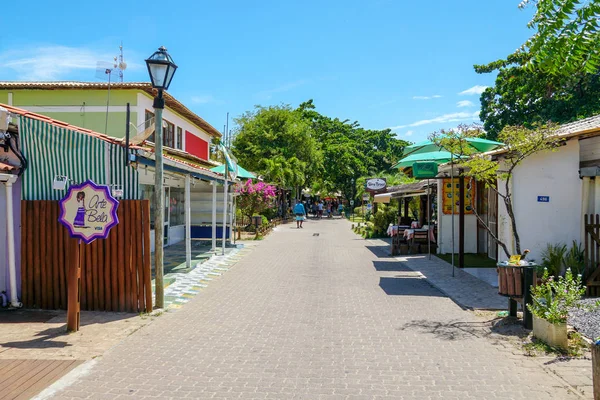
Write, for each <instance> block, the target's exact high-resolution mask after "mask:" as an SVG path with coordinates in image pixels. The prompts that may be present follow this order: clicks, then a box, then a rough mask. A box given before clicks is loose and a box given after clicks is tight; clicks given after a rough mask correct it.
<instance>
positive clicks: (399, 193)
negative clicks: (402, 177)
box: [388, 179, 437, 198]
mask: <svg viewBox="0 0 600 400" xmlns="http://www.w3.org/2000/svg"><path fill="white" fill-rule="evenodd" d="M428 186H429V187H437V180H436V179H431V180H430V181H429V184H428V181H426V180H423V181H419V182H414V183H405V184H403V185H398V186H392V187H390V188H388V193H389V194H391V196H392V198H397V197H404V196H405V195H407V194H426V191H427V187H428ZM392 188H393V189H394V191H392V190H391V189H392Z"/></svg>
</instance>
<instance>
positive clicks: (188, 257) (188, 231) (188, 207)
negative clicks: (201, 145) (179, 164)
mask: <svg viewBox="0 0 600 400" xmlns="http://www.w3.org/2000/svg"><path fill="white" fill-rule="evenodd" d="M190 186H191V177H190V174H187V175H186V176H185V266H186V268H188V269H189V268H191V267H192V201H191V197H192V195H191V193H190V191H191V188H190Z"/></svg>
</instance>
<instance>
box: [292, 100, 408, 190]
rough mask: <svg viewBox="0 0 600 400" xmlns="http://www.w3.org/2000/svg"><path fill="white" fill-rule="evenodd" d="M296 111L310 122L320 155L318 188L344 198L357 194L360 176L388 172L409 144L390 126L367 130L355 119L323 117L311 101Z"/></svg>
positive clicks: (301, 105)
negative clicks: (390, 128) (320, 164)
mask: <svg viewBox="0 0 600 400" xmlns="http://www.w3.org/2000/svg"><path fill="white" fill-rule="evenodd" d="M297 111H298V112H299V113H300V114H301V115H302V118H303V119H304V120H305V121H307V122H308V123H309V124H310V126H311V128H312V131H313V132H314V135H315V138H316V140H317V141H318V143H319V145H320V148H321V151H322V154H323V166H322V169H321V170H320V171H319V178H318V179H317V180H316V183H318V187H319V188H322V189H326V190H327V191H328V192H338V191H339V192H341V193H343V194H344V196H345V197H346V198H347V199H352V198H353V197H354V196H355V195H356V190H355V186H354V185H356V184H357V182H358V179H359V178H360V177H366V176H368V175H376V174H377V173H378V171H388V170H389V169H390V168H391V166H392V165H393V164H394V163H395V162H396V161H397V160H398V159H400V158H401V156H402V151H403V149H404V147H405V146H407V145H408V144H409V143H408V142H405V141H403V140H400V139H398V138H397V137H396V136H395V135H394V134H393V133H392V132H391V131H390V130H389V129H383V130H369V129H364V128H362V127H360V124H359V123H358V122H356V121H355V122H350V121H349V120H340V119H339V118H330V117H327V116H324V115H322V114H320V113H318V112H317V111H316V110H315V106H314V104H313V101H312V100H309V101H306V102H304V103H302V104H300V106H299V107H298V109H297ZM353 180H354V182H355V183H354V185H353V184H352V181H353Z"/></svg>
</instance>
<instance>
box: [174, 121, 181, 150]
mask: <svg viewBox="0 0 600 400" xmlns="http://www.w3.org/2000/svg"><path fill="white" fill-rule="evenodd" d="M175 146H176V147H177V148H178V149H179V150H183V129H181V127H180V126H178V127H177V142H175Z"/></svg>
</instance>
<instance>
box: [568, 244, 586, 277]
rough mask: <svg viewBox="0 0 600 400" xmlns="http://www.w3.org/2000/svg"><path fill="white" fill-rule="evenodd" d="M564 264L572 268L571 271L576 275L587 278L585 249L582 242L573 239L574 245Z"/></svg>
mask: <svg viewBox="0 0 600 400" xmlns="http://www.w3.org/2000/svg"><path fill="white" fill-rule="evenodd" d="M564 265H565V267H566V268H571V271H572V272H573V273H574V274H576V275H581V276H582V279H583V280H585V278H586V266H585V250H584V249H583V248H582V247H581V244H580V243H577V242H576V241H575V240H573V245H572V246H571V248H570V249H569V251H567V252H566V254H565V256H564Z"/></svg>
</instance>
